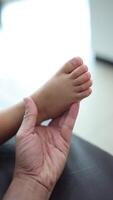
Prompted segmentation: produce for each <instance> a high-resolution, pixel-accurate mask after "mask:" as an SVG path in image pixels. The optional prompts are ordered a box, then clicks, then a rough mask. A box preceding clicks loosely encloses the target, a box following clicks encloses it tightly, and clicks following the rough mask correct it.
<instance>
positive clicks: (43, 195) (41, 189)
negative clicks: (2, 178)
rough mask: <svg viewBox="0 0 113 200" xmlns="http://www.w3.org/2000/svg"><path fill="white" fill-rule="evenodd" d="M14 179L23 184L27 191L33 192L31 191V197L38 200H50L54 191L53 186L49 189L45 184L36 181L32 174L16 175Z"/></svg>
mask: <svg viewBox="0 0 113 200" xmlns="http://www.w3.org/2000/svg"><path fill="white" fill-rule="evenodd" d="M13 181H14V182H15V183H17V184H21V187H22V188H23V189H24V191H26V193H29V192H30V193H31V194H30V193H29V197H30V195H32V198H31V199H33V200H35V198H36V199H37V200H38V199H41V200H48V199H49V198H50V195H51V193H52V189H53V188H52V189H51V190H50V191H49V190H48V189H47V188H46V187H45V186H44V185H42V184H41V183H39V182H38V181H36V180H35V179H34V178H33V177H32V175H23V174H22V175H21V174H19V175H15V176H14V178H13ZM37 197H38V198H37ZM28 199H30V198H28Z"/></svg>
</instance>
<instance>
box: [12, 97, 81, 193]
mask: <svg viewBox="0 0 113 200" xmlns="http://www.w3.org/2000/svg"><path fill="white" fill-rule="evenodd" d="M78 110H79V104H73V105H72V106H71V108H70V109H69V111H68V112H66V113H64V114H63V115H62V116H60V117H58V118H56V119H54V120H52V121H51V122H50V123H49V125H48V126H43V125H39V126H35V125H36V119H37V115H38V113H37V108H36V106H35V104H34V102H33V100H32V99H31V98H27V99H25V116H24V119H23V122H22V125H21V127H20V129H19V131H18V133H17V136H16V143H17V144H16V167H15V176H29V177H31V178H32V179H34V180H36V181H37V182H38V183H39V184H41V185H42V186H44V187H45V188H46V189H47V190H48V191H52V189H53V187H54V185H55V183H56V181H57V180H58V178H59V176H60V175H61V173H62V171H63V169H64V166H65V163H66V160H67V156H68V152H69V148H70V141H71V134H72V129H73V126H74V122H75V120H76V117H77V114H78Z"/></svg>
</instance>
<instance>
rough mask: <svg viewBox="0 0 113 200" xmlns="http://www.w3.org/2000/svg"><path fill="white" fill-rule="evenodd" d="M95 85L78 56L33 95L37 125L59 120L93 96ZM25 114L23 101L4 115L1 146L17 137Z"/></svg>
mask: <svg viewBox="0 0 113 200" xmlns="http://www.w3.org/2000/svg"><path fill="white" fill-rule="evenodd" d="M91 85H92V81H91V75H90V73H89V72H88V68H87V66H86V65H84V64H83V61H82V59H81V58H79V57H76V58H73V59H71V60H70V61H68V62H67V63H66V64H65V65H64V66H63V67H61V68H60V70H59V71H58V72H57V73H56V74H55V75H54V76H53V77H52V78H51V79H50V80H49V81H48V82H47V83H46V84H45V85H44V86H42V87H41V88H40V89H39V90H38V91H36V92H35V93H33V94H32V95H31V97H32V99H33V100H34V102H35V104H36V106H37V107H38V117H37V124H39V123H40V122H42V121H44V120H46V119H50V118H52V119H53V118H56V117H58V116H59V115H60V114H61V113H63V112H65V111H66V110H68V109H69V107H70V105H71V104H73V103H75V102H79V101H80V100H82V99H83V98H85V97H87V96H89V95H90V94H91V88H90V87H91ZM24 112H25V108H24V102H23V101H22V102H20V103H18V104H16V105H14V106H12V107H10V108H8V109H6V110H4V111H1V112H0V143H3V142H4V141H5V140H7V139H9V138H10V137H12V136H13V135H14V134H16V132H17V131H18V128H19V127H20V125H21V122H22V119H23V116H24Z"/></svg>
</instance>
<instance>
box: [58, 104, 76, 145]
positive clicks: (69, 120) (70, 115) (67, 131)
mask: <svg viewBox="0 0 113 200" xmlns="http://www.w3.org/2000/svg"><path fill="white" fill-rule="evenodd" d="M78 111H79V103H74V104H73V105H72V106H71V107H70V109H69V111H68V112H67V113H66V115H65V116H62V118H64V117H65V120H64V119H63V122H62V125H61V126H62V128H61V134H62V136H63V138H64V139H65V140H66V141H67V142H69V141H70V138H71V134H72V130H73V127H74V124H75V121H76V119H77V115H78ZM61 121H62V119H61Z"/></svg>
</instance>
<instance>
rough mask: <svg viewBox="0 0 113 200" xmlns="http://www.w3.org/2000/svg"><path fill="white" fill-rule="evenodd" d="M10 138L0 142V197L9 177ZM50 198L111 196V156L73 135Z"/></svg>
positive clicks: (93, 199)
mask: <svg viewBox="0 0 113 200" xmlns="http://www.w3.org/2000/svg"><path fill="white" fill-rule="evenodd" d="M14 160H15V141H14V138H13V139H11V140H10V141H8V142H7V143H5V144H3V145H1V146H0V200H1V199H2V196H3V194H4V192H5V191H6V189H7V187H8V185H9V183H10V181H11V177H12V173H13V169H14ZM51 200H113V157H112V156H111V155H109V154H108V153H106V152H104V151H102V150H100V149H99V148H97V147H96V146H93V145H91V144H89V143H88V142H86V141H84V140H83V139H81V138H79V137H77V136H73V137H72V144H71V149H70V153H69V157H68V161H67V164H66V167H65V169H64V172H63V174H62V176H61V177H60V179H59V181H58V182H57V184H56V187H55V189H54V191H53V194H52V196H51Z"/></svg>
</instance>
